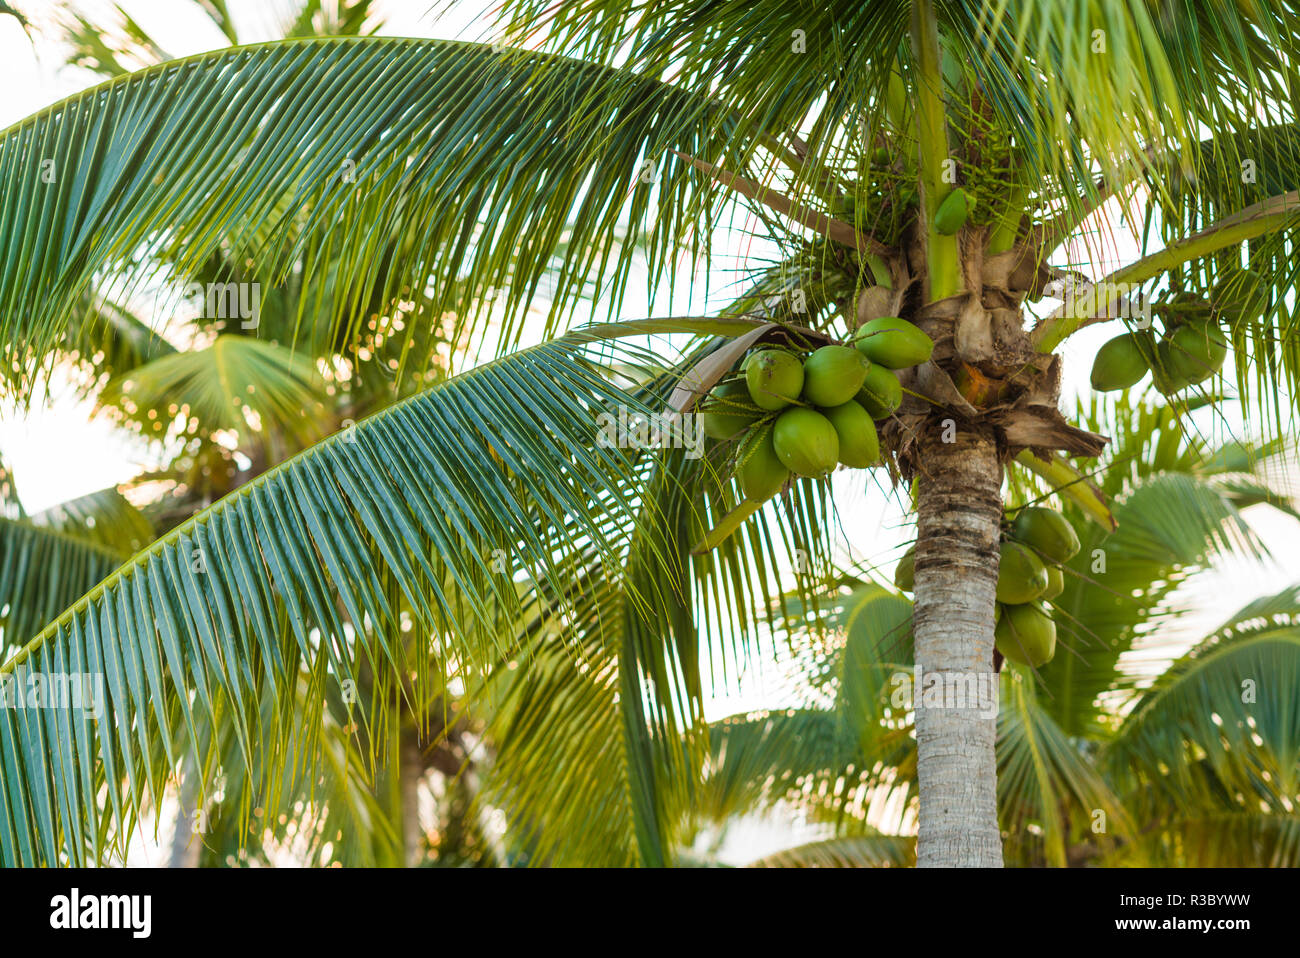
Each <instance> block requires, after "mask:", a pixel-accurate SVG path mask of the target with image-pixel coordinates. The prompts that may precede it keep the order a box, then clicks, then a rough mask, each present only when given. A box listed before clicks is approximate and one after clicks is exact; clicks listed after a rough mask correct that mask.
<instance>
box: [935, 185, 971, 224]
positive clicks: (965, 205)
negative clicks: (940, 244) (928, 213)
mask: <svg viewBox="0 0 1300 958" xmlns="http://www.w3.org/2000/svg"><path fill="white" fill-rule="evenodd" d="M974 209H975V197H973V196H971V195H970V194H969V193H967V192H966V191H965V190H963V189H962V188H961V187H960V186H958V187H956V188H955V189H954V190H953V191H952V192H951V193H949V194H948V195H947V196H945V197H944V198H943V202H942V203H940V204H939V208H938V209H937V210H935V213H934V228H935V229H936V230H938V231H939V232H940V233H943V234H944V235H945V236H951V235H952V234H953V233H955V232H957V231H958V230H959V229H961V228H962V227H963V226H965V225H966V218H967V217H968V216H970V214H971V211H972V210H974Z"/></svg>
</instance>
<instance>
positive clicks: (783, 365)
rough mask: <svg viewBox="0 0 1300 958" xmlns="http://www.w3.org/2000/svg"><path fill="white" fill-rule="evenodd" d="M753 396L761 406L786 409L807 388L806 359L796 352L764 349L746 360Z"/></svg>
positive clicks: (746, 373)
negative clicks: (804, 380) (804, 383)
mask: <svg viewBox="0 0 1300 958" xmlns="http://www.w3.org/2000/svg"><path fill="white" fill-rule="evenodd" d="M744 369H745V384H746V385H747V386H748V387H749V398H750V399H752V400H753V401H754V405H756V406H758V408H759V409H766V410H768V411H769V412H771V411H774V410H777V409H784V408H785V407H786V406H788V405H790V404H791V403H792V402H794V401H795V400H796V399H798V398H799V393H800V392H802V391H803V363H801V362H800V361H799V357H798V356H796V355H794V354H793V353H787V352H783V351H782V350H779V349H763V350H760V351H759V352H756V353H753V354H752V355H751V356H750V357H749V358H748V359H746V360H745V365H744Z"/></svg>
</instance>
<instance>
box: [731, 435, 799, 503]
mask: <svg viewBox="0 0 1300 958" xmlns="http://www.w3.org/2000/svg"><path fill="white" fill-rule="evenodd" d="M757 432H758V435H755V436H754V437H753V438H752V440H751V441H749V442H747V443H746V444H745V447H744V448H743V449H742V450H741V452H740V456H739V457H738V461H739V468H737V470H736V478H737V479H739V480H740V491H741V492H742V493H744V496H745V498H746V499H753V500H755V501H757V502H763V501H764V500H766V499H771V498H772V497H773V496H774V495H776V494H777V493H778V492H780V491H781V487H782V486H784V485H785V483H786V480H788V479H789V478H790V470H789V469H787V468H786V466H785V463H783V462H782V461H781V458H780V457H779V456H778V455H777V454H776V446H775V445H774V444H773V441H772V436H773V433H774V430H772V429H761V430H758V431H757Z"/></svg>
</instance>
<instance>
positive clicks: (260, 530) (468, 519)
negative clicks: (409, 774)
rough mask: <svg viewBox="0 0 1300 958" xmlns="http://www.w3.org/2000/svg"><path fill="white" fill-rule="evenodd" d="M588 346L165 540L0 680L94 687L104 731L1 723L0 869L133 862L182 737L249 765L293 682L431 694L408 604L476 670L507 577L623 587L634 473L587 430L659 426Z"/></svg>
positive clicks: (402, 415) (79, 725)
mask: <svg viewBox="0 0 1300 958" xmlns="http://www.w3.org/2000/svg"><path fill="white" fill-rule="evenodd" d="M591 341H592V340H591V337H590V336H587V337H578V338H576V339H569V340H559V341H555V342H552V343H547V344H544V345H541V346H538V347H534V348H532V349H529V350H524V351H521V352H519V353H517V354H515V355H513V356H511V357H509V358H508V359H503V360H500V361H497V362H496V363H493V364H489V365H487V366H484V367H481V368H479V369H476V370H474V371H472V372H470V373H468V374H465V375H463V376H460V377H457V378H456V379H454V380H451V381H449V382H447V383H446V384H444V385H442V386H439V387H436V388H434V389H433V390H431V391H430V392H428V393H424V394H421V395H419V396H417V397H414V398H413V399H410V400H407V401H405V402H403V403H401V404H399V405H396V406H393V407H391V408H390V409H388V410H386V411H384V412H382V413H380V414H378V415H376V416H374V417H372V418H371V419H369V420H367V421H366V422H364V423H363V424H361V425H359V426H356V427H353V429H350V430H346V431H345V432H344V433H341V434H336V435H335V436H333V437H331V438H330V439H327V440H325V441H324V442H322V443H320V444H319V445H317V446H315V447H313V448H311V449H310V450H308V451H307V452H305V453H303V454H301V455H299V456H298V457H295V458H294V459H292V460H290V461H289V462H287V463H285V464H283V465H281V466H279V467H277V468H275V469H273V470H272V471H270V472H268V473H267V474H265V475H263V476H262V477H260V478H258V479H257V480H256V481H254V482H252V483H249V484H248V485H245V486H243V487H241V488H240V489H239V490H238V491H237V492H236V493H234V494H232V495H231V496H229V497H227V498H226V499H224V500H222V501H221V502H219V503H217V504H216V505H215V506H213V507H211V508H210V509H207V510H205V511H204V512H202V513H200V514H199V515H198V516H196V517H195V518H194V519H192V520H191V521H189V522H187V523H185V524H183V525H181V526H180V527H178V528H177V529H174V530H173V531H172V532H170V533H168V534H167V535H166V536H165V537H164V538H163V539H161V540H159V541H158V542H156V543H154V544H153V545H151V546H150V547H149V548H148V549H146V550H145V551H144V552H142V553H140V554H138V555H137V556H135V557H134V558H133V559H132V560H131V561H130V562H128V563H127V564H126V565H124V566H123V567H122V568H120V569H119V570H118V571H117V572H115V573H114V574H113V575H112V576H110V577H109V578H108V579H106V580H105V581H104V582H103V583H101V584H100V585H99V586H97V587H96V588H95V589H94V590H93V591H92V592H91V593H90V594H89V595H87V596H85V597H84V598H82V599H81V600H80V601H78V602H77V603H76V605H74V606H73V607H72V608H70V609H68V610H67V611H66V612H64V613H63V614H62V615H61V616H60V617H59V618H58V619H57V620H56V621H54V622H53V623H51V624H50V625H49V626H48V627H47V628H46V629H45V631H44V632H43V633H42V634H41V635H39V636H37V638H35V639H34V640H32V641H31V642H30V643H28V644H27V645H26V646H25V647H24V648H23V650H21V651H20V652H19V654H18V655H17V656H15V657H13V658H11V659H10V660H9V661H8V662H7V663H5V665H4V666H3V672H4V673H15V672H16V671H19V670H36V671H39V672H43V673H66V672H76V673H102V674H104V675H105V676H106V683H107V701H106V702H105V703H104V704H105V707H106V709H107V714H106V715H105V716H104V717H103V718H101V719H100V720H99V722H98V723H97V724H96V725H91V724H90V722H89V721H88V719H87V717H86V715H85V714H84V713H83V712H78V711H76V710H20V711H18V712H16V713H15V712H13V711H11V710H5V715H4V717H3V718H0V765H2V766H3V767H4V769H5V779H6V782H7V783H9V792H8V794H7V795H6V796H5V798H4V800H3V801H0V811H3V812H4V817H3V818H0V852H3V856H4V860H5V861H6V862H9V863H14V862H29V863H30V862H48V863H54V862H57V861H60V860H67V861H69V862H73V863H80V862H82V861H85V860H88V859H89V860H97V859H98V858H99V857H100V856H101V854H103V853H104V851H105V850H104V849H102V848H101V847H100V845H99V840H98V839H99V836H101V835H103V834H105V833H106V829H107V827H108V825H109V823H110V822H111V823H115V825H116V828H115V830H114V831H113V832H112V834H113V835H116V836H117V838H118V840H120V839H121V836H122V835H124V834H125V832H126V831H127V830H128V829H129V823H130V821H131V818H132V812H133V810H138V809H139V808H141V806H142V795H143V792H144V790H145V789H146V788H148V790H149V791H150V793H152V794H155V795H156V794H161V792H162V788H163V785H164V781H165V779H166V778H167V775H168V774H169V769H170V768H172V767H174V763H175V760H176V754H177V753H176V749H175V747H174V744H175V743H174V738H175V734H174V733H175V732H176V731H177V730H178V729H180V728H184V729H185V730H187V731H188V732H189V733H190V735H191V740H193V729H194V718H195V717H194V713H195V712H198V713H200V715H202V716H204V717H205V718H206V720H208V721H210V722H212V723H213V725H214V726H218V725H220V724H221V723H220V722H218V721H217V720H216V716H217V715H218V714H219V713H224V714H226V716H227V717H228V719H229V721H230V722H231V723H232V724H233V728H234V730H235V734H236V736H237V740H238V742H239V743H240V745H241V748H242V749H243V751H244V752H245V753H247V752H248V751H250V750H251V749H252V748H253V746H254V743H255V742H256V741H257V736H256V734H255V732H256V729H257V725H258V716H257V713H256V710H255V703H256V702H258V701H260V699H261V694H262V693H263V692H264V691H265V690H266V688H267V687H268V686H270V687H271V688H274V689H277V690H280V691H283V689H284V687H285V685H286V684H287V683H288V682H290V681H296V673H297V670H298V668H299V664H301V667H304V668H306V670H307V672H308V674H309V675H310V676H311V680H312V681H313V682H314V683H315V684H316V685H317V687H322V688H323V687H327V686H329V685H330V684H332V683H335V682H344V681H346V680H348V679H353V678H355V675H356V669H357V668H358V667H359V665H360V664H361V663H368V667H369V668H371V669H373V670H374V671H375V672H376V673H377V674H378V673H383V674H389V675H393V676H405V675H406V674H407V673H408V672H409V671H415V672H416V673H417V675H420V674H423V675H425V676H426V679H427V675H428V671H429V669H430V665H429V663H428V662H427V660H425V659H423V658H421V659H418V660H416V661H406V656H405V655H404V654H403V653H402V650H401V648H400V647H399V646H397V645H395V644H394V642H393V637H394V636H397V635H399V634H400V632H401V626H402V623H401V619H400V616H399V614H398V610H399V609H401V603H402V602H405V603H407V604H408V605H409V609H410V616H411V620H412V623H413V624H414V627H416V628H418V629H420V630H422V631H424V632H425V633H426V634H438V635H441V636H444V637H445V639H444V640H445V641H450V642H454V643H455V649H456V655H457V657H458V658H459V659H460V660H462V661H463V662H465V663H468V664H470V665H475V666H476V667H477V668H479V669H483V668H486V667H489V666H490V665H491V664H492V663H493V662H495V661H496V656H497V653H498V651H499V647H500V642H499V632H498V627H499V626H500V624H501V621H502V617H503V616H505V617H507V619H508V618H510V617H511V616H512V615H516V614H517V610H518V607H519V601H518V596H517V593H516V590H515V587H514V585H513V584H512V580H511V577H510V574H509V573H510V572H511V571H518V570H523V569H527V570H529V572H530V573H531V575H532V576H533V577H534V578H535V579H536V581H538V582H541V583H545V584H546V586H547V587H548V588H550V589H554V590H557V591H558V590H562V589H563V584H564V581H565V580H564V574H563V572H564V566H563V563H562V557H564V556H566V555H573V554H576V553H577V552H579V551H580V550H582V549H590V550H594V552H595V553H596V554H597V555H600V556H602V557H603V560H604V561H605V562H607V563H608V565H609V566H610V567H617V566H618V565H619V562H620V557H621V552H620V548H621V546H620V545H619V543H618V542H617V541H616V540H617V535H616V533H617V532H618V530H620V529H621V528H623V527H625V526H626V524H627V523H628V521H629V517H630V516H635V514H636V509H637V507H638V502H637V497H636V484H637V480H638V475H639V472H638V470H639V467H638V464H637V460H638V456H639V453H635V452H629V451H627V450H623V449H619V448H608V447H606V446H605V445H602V444H601V443H600V442H599V441H598V437H597V427H596V416H597V415H598V413H599V412H600V411H603V410H610V409H615V410H616V409H618V408H619V406H620V405H622V406H624V407H630V408H631V409H633V410H635V411H641V412H648V410H647V409H646V408H645V407H644V406H642V405H640V404H639V403H637V401H636V400H635V398H634V397H633V396H632V395H631V394H630V393H627V392H625V391H623V390H620V389H619V388H618V387H616V386H613V385H611V384H610V383H609V382H608V381H607V380H605V379H604V378H602V376H601V375H599V372H598V370H599V368H600V367H601V366H602V365H604V364H606V363H608V362H609V361H612V360H613V359H618V360H619V362H620V363H621V364H622V366H623V368H625V369H633V368H636V364H637V363H640V362H644V361H645V359H644V357H642V358H638V357H640V356H641V354H640V353H639V352H637V351H631V352H629V351H627V350H615V349H614V347H612V346H601V347H594V348H593V349H594V351H593V349H588V348H586V347H585V346H584V344H590V343H591ZM606 350H609V351H610V352H609V354H608V355H606V352H605V351H606ZM602 357H604V358H603V359H602ZM593 363H597V364H599V365H596V366H593ZM498 555H500V556H504V557H506V564H505V566H504V568H505V569H506V574H503V573H502V572H501V571H500V569H501V568H502V567H501V566H499V565H494V561H493V560H494V558H495V557H496V556H498ZM647 561H650V562H653V561H654V556H653V554H651V555H650V556H649V557H648V558H647ZM512 610H514V611H513V612H512ZM345 619H346V620H347V622H352V623H366V629H365V630H361V631H358V630H356V629H353V628H352V627H351V626H349V625H347V624H346V622H345ZM253 661H261V662H264V663H266V665H265V672H264V673H263V674H261V675H255V674H254V673H253V672H252V671H251V670H250V663H251V662H253ZM417 684H419V682H418V681H417ZM426 684H427V682H426ZM191 691H192V692H194V693H195V695H194V698H193V701H192V702H191V700H190V698H189V693H190V692H191ZM226 710H228V712H227V711H226ZM354 720H357V719H354ZM159 742H160V743H161V750H162V754H165V755H166V756H167V759H168V761H167V763H166V764H165V765H163V764H160V763H158V762H155V761H153V758H152V756H153V755H155V754H157V749H156V743H159ZM105 783H107V784H108V785H109V788H108V796H109V799H110V804H109V807H107V808H100V807H99V806H98V804H97V802H96V801H95V799H94V798H93V796H95V795H96V794H97V793H98V791H99V788H100V787H101V786H102V785H103V784H105ZM123 789H125V796H124V794H123ZM124 799H125V800H124ZM124 808H125V809H126V811H125V812H124Z"/></svg>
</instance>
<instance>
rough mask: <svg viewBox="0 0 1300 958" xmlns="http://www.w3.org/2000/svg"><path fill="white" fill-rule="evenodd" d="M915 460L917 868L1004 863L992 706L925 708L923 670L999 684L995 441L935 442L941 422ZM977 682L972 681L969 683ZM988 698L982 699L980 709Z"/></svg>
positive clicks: (974, 435)
mask: <svg viewBox="0 0 1300 958" xmlns="http://www.w3.org/2000/svg"><path fill="white" fill-rule="evenodd" d="M934 425H935V426H937V427H938V428H935V430H934V431H933V432H932V433H931V434H930V435H928V436H927V437H926V439H925V441H924V445H923V446H922V449H921V455H920V456H918V460H919V461H920V462H921V464H922V465H921V469H922V470H923V474H922V475H921V476H919V477H918V488H917V547H916V592H915V595H916V609H915V618H914V634H915V642H916V661H917V664H918V665H919V666H920V667H921V668H922V669H923V670H924V672H923V673H922V680H921V684H920V685H919V686H918V687H917V688H916V689H914V699H915V705H916V712H915V714H916V746H917V778H918V785H919V792H920V816H919V832H918V836H917V865H918V866H921V867H936V866H939V867H943V866H947V867H954V866H955V867H1001V865H1002V840H1001V835H1000V833H999V831H998V822H997V762H996V758H995V755H994V741H995V738H996V731H997V719H996V710H992V714H991V715H990V714H989V713H990V710H989V709H988V708H986V707H985V708H981V707H980V704H979V703H976V704H975V706H974V707H971V706H972V703H971V701H970V698H968V699H967V701H966V707H965V708H957V707H953V703H952V701H949V702H947V703H945V705H944V706H943V707H926V706H925V705H924V704H923V703H924V702H925V700H926V698H927V695H926V685H927V676H928V678H929V679H930V680H934V679H936V678H940V679H943V678H945V677H947V679H948V680H949V684H952V683H953V682H956V681H960V682H962V683H964V684H965V687H966V688H968V689H971V688H982V689H985V690H988V692H989V693H990V694H993V693H994V690H996V681H995V677H994V676H993V675H992V673H993V624H994V623H993V611H994V591H995V587H996V583H997V574H998V523H999V520H1000V518H1001V515H1002V495H1001V485H1002V467H1001V465H1000V464H999V462H998V459H997V445H996V442H995V441H994V439H993V437H992V436H991V435H989V434H987V433H983V432H980V431H976V430H965V431H964V430H963V428H962V424H960V423H957V424H956V426H957V429H956V433H955V441H954V442H951V443H945V442H943V441H942V439H943V434H942V424H941V423H940V424H934ZM958 673H959V674H958ZM975 682H980V683H982V684H981V685H979V686H976V685H975V684H974V683H975ZM987 704H988V703H987V702H985V703H984V705H986V706H987Z"/></svg>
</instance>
